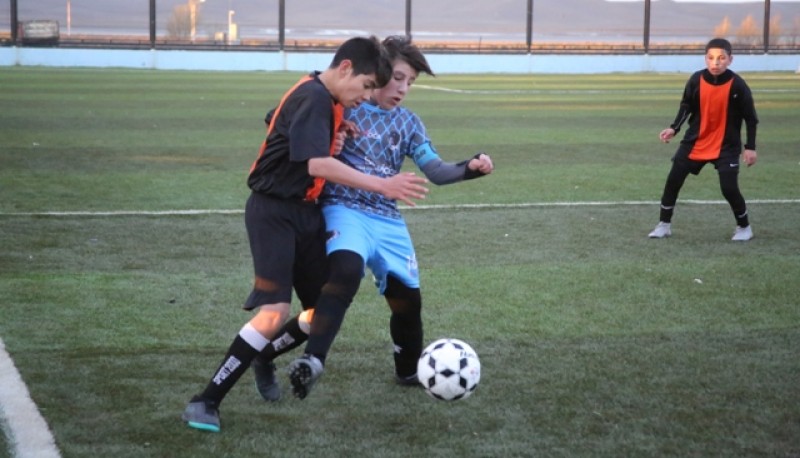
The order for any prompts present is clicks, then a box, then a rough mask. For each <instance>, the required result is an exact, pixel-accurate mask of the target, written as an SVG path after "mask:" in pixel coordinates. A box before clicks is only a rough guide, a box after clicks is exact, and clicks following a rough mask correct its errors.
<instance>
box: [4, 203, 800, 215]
mask: <svg viewBox="0 0 800 458" xmlns="http://www.w3.org/2000/svg"><path fill="white" fill-rule="evenodd" d="M678 203H679V204H689V205H727V204H728V203H727V202H726V201H724V200H693V199H685V200H678ZM747 203H748V204H800V199H748V200H747ZM634 205H660V202H659V201H657V200H618V201H585V202H521V203H516V204H513V203H509V204H435V205H417V206H416V207H408V206H402V205H401V206H400V209H401V210H403V211H415V210H461V209H464V210H466V209H504V208H547V207H617V206H634ZM243 213H244V210H230V209H191V210H153V211H149V210H113V211H82V210H76V211H42V212H7V213H3V212H0V217H3V216H90V217H91V216H193V215H240V214H243Z"/></svg>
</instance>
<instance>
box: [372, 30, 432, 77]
mask: <svg viewBox="0 0 800 458" xmlns="http://www.w3.org/2000/svg"><path fill="white" fill-rule="evenodd" d="M383 46H384V47H385V48H386V53H387V54H388V55H389V62H393V61H394V60H395V59H398V58H399V59H403V60H404V61H405V62H407V63H408V65H410V66H411V68H413V69H414V70H415V71H416V72H417V73H422V72H425V73H427V74H429V75H431V76H436V75H434V74H433V70H431V67H430V65H428V61H427V60H426V59H425V56H424V55H423V54H422V51H420V50H419V48H417V45H415V44H413V43H411V38H408V37H404V36H401V35H392V36H388V37H386V38H385V39H384V40H383Z"/></svg>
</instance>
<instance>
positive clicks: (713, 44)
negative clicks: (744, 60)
mask: <svg viewBox="0 0 800 458" xmlns="http://www.w3.org/2000/svg"><path fill="white" fill-rule="evenodd" d="M712 48H716V49H722V50H723V51H725V53H726V54H728V55H729V56H730V55H731V53H732V52H733V48H731V42H730V41H728V40H726V39H724V38H714V39H712V40H711V41H709V42H708V44H707V45H706V52H708V50H709V49H712Z"/></svg>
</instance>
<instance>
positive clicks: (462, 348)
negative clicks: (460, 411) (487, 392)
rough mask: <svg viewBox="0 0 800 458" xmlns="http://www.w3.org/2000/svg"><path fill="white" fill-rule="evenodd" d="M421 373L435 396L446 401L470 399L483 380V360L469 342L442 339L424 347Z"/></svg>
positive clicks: (418, 364) (419, 364)
mask: <svg viewBox="0 0 800 458" xmlns="http://www.w3.org/2000/svg"><path fill="white" fill-rule="evenodd" d="M417 377H418V378H419V382H420V383H421V384H422V386H423V387H424V388H425V391H426V392H427V393H428V394H429V395H430V396H431V397H434V398H436V399H441V400H443V401H455V400H458V399H466V398H468V397H469V396H470V395H471V394H472V392H473V391H475V388H477V387H478V382H480V380H481V362H480V361H479V360H478V354H477V353H475V350H473V349H472V347H470V346H469V345H468V344H467V343H466V342H464V341H462V340H458V339H439V340H436V341H435V342H433V343H431V344H430V345H428V346H427V347H426V348H425V349H424V350H422V356H420V358H419V362H418V363H417Z"/></svg>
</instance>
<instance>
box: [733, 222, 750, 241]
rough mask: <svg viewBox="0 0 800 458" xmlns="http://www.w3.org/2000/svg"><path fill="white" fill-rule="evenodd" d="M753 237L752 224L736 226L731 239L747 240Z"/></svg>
mask: <svg viewBox="0 0 800 458" xmlns="http://www.w3.org/2000/svg"><path fill="white" fill-rule="evenodd" d="M752 238H753V228H752V227H750V225H747V227H741V226H736V231H734V233H733V237H731V240H733V241H734V242H746V241H748V240H750V239H752Z"/></svg>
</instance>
